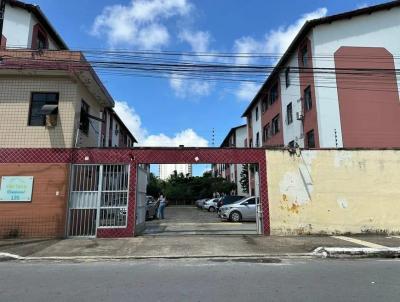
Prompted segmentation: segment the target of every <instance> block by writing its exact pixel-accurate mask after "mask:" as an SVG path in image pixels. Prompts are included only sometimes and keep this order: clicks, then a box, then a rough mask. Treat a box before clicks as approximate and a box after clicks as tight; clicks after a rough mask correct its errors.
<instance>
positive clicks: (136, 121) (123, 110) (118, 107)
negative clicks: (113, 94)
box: [114, 101, 148, 142]
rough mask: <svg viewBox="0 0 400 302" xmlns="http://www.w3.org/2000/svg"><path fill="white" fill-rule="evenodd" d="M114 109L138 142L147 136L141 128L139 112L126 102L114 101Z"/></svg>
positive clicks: (145, 131)
mask: <svg viewBox="0 0 400 302" xmlns="http://www.w3.org/2000/svg"><path fill="white" fill-rule="evenodd" d="M114 110H115V112H116V113H117V114H118V116H119V117H120V118H121V120H122V121H123V122H124V124H125V126H126V127H127V128H128V129H129V131H131V133H132V134H133V135H134V136H135V138H136V139H137V140H138V141H139V142H142V141H143V140H144V139H145V138H146V137H147V135H148V132H147V130H146V129H145V128H143V126H142V120H141V118H140V116H139V114H137V113H136V111H135V109H133V108H132V107H130V106H129V105H128V103H126V102H119V101H116V102H115V107H114Z"/></svg>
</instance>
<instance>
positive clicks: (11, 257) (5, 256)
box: [0, 253, 313, 262]
mask: <svg viewBox="0 0 400 302" xmlns="http://www.w3.org/2000/svg"><path fill="white" fill-rule="evenodd" d="M312 257H313V255H312V254H311V253H287V254H247V255H246V254H243V255H224V256H210V255H207V256H205V255H165V256H44V257H29V256H28V257H22V256H19V255H15V254H9V253H0V262H1V261H15V260H20V261H118V260H163V259H164V260H178V259H204V260H208V259H210V260H212V259H240V258H246V259H268V258H269V259H270V258H280V259H294V258H308V259H310V258H312Z"/></svg>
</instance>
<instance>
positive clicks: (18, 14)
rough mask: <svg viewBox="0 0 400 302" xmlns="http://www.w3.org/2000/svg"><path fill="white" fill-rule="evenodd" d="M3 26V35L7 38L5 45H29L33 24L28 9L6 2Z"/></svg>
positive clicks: (21, 46) (14, 46)
mask: <svg viewBox="0 0 400 302" xmlns="http://www.w3.org/2000/svg"><path fill="white" fill-rule="evenodd" d="M3 26H4V27H3V35H4V36H5V37H6V38H7V47H10V48H30V47H31V43H32V27H33V25H32V17H31V14H30V13H29V12H28V11H26V10H24V9H22V8H18V7H11V6H10V5H8V4H7V5H6V10H5V14H4V25H3Z"/></svg>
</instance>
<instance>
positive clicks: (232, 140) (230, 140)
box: [212, 125, 250, 196]
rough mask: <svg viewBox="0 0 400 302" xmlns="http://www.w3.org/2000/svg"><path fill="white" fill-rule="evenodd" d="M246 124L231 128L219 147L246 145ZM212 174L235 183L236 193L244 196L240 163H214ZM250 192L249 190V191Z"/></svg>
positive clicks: (240, 146)
mask: <svg viewBox="0 0 400 302" xmlns="http://www.w3.org/2000/svg"><path fill="white" fill-rule="evenodd" d="M246 145H247V125H241V126H238V127H235V128H232V129H231V130H230V131H229V133H228V134H227V136H226V137H225V139H224V140H223V142H222V144H221V148H244V147H247V146H246ZM212 169H213V174H214V175H215V176H221V177H223V178H225V179H227V180H229V181H231V182H234V183H235V184H236V192H235V193H236V194H237V195H243V196H246V195H248V193H245V192H243V188H242V186H241V184H240V174H241V173H242V170H243V165H242V164H214V165H213V166H212ZM249 192H250V191H249Z"/></svg>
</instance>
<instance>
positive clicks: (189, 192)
mask: <svg viewBox="0 0 400 302" xmlns="http://www.w3.org/2000/svg"><path fill="white" fill-rule="evenodd" d="M235 189H236V184H235V183H232V182H230V181H227V180H226V179H224V178H222V177H212V175H211V173H204V175H203V176H196V177H192V176H185V175H183V174H177V173H175V174H173V175H171V177H170V178H169V179H167V180H166V181H162V180H160V179H158V178H157V177H155V176H154V174H152V173H151V174H150V181H149V184H148V186H147V194H148V195H152V196H154V197H158V196H159V194H160V193H161V192H163V193H164V194H165V196H166V197H167V199H168V200H172V201H191V200H197V199H201V198H210V197H212V196H213V193H215V192H219V193H225V194H229V193H230V192H231V191H232V190H235Z"/></svg>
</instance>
